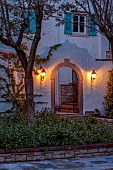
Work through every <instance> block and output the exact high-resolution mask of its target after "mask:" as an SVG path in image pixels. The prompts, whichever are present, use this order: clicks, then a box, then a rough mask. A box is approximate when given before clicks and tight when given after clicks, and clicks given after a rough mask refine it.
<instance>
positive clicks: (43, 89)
mask: <svg viewBox="0 0 113 170" xmlns="http://www.w3.org/2000/svg"><path fill="white" fill-rule="evenodd" d="M66 58H68V59H70V62H71V63H73V64H75V65H76V66H77V67H78V68H79V69H80V70H81V72H82V75H83V113H85V111H91V110H92V111H93V110H95V109H99V110H100V111H101V113H102V114H103V113H104V108H103V104H102V102H103V100H104V96H105V89H106V81H107V76H108V70H110V69H111V68H112V63H111V62H110V61H96V60H95V59H94V57H93V56H91V55H90V54H89V53H88V50H86V49H83V48H79V47H78V46H77V45H76V44H73V43H70V42H68V41H66V42H65V43H63V44H62V46H61V47H59V48H58V49H57V50H56V51H54V52H53V56H52V57H51V58H50V60H49V61H47V62H46V63H45V64H44V65H43V67H44V68H45V69H46V72H47V74H46V77H45V79H44V81H43V82H41V81H40V79H39V78H38V77H37V78H36V77H34V80H35V92H36V93H38V94H40V93H42V94H43V96H42V97H40V100H42V101H47V102H48V104H42V105H37V107H36V109H39V110H40V109H41V107H50V108H51V80H50V76H51V73H52V70H53V69H54V68H55V67H56V66H57V65H58V64H59V63H62V62H63V61H64V59H66ZM93 70H95V71H96V73H97V78H96V80H95V82H93V83H91V77H90V76H91V72H92V71H93ZM60 71H61V72H62V73H60V74H62V75H63V80H64V79H66V80H67V78H68V76H69V75H68V74H65V71H64V70H63V69H60ZM38 100H39V99H38Z"/></svg>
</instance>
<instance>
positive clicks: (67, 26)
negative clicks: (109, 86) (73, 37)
mask: <svg viewBox="0 0 113 170" xmlns="http://www.w3.org/2000/svg"><path fill="white" fill-rule="evenodd" d="M64 34H72V13H71V12H66V13H65V15H64Z"/></svg>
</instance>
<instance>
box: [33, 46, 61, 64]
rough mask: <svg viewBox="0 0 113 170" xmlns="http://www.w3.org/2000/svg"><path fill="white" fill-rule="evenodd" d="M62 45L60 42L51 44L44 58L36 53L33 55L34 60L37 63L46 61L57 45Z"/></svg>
mask: <svg viewBox="0 0 113 170" xmlns="http://www.w3.org/2000/svg"><path fill="white" fill-rule="evenodd" d="M60 46H62V44H55V45H53V46H50V50H49V53H48V55H47V56H45V57H44V58H41V57H40V56H39V55H37V56H36V57H35V62H36V63H37V64H43V63H45V62H46V61H48V60H49V59H50V57H52V52H53V51H55V50H57V48H58V47H60Z"/></svg>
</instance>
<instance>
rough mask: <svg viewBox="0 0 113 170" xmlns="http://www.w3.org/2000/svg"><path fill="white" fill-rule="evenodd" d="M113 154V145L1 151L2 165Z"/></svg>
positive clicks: (0, 160)
mask: <svg viewBox="0 0 113 170" xmlns="http://www.w3.org/2000/svg"><path fill="white" fill-rule="evenodd" d="M112 154H113V143H109V144H107V143H104V144H90V145H88V144H87V145H77V146H56V147H40V148H23V149H8V150H4V149H3V150H0V163H10V162H18V161H21V162H22V161H39V160H46V159H57V158H64V159H65V158H77V157H94V156H103V155H112Z"/></svg>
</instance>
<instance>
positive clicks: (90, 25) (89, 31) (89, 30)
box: [88, 14, 97, 36]
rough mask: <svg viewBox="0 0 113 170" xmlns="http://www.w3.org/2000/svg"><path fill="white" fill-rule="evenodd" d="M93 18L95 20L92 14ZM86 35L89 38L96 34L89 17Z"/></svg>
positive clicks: (94, 26)
mask: <svg viewBox="0 0 113 170" xmlns="http://www.w3.org/2000/svg"><path fill="white" fill-rule="evenodd" d="M93 17H94V19H95V15H94V14H93ZM88 34H89V35H90V36H96V35H97V33H96V25H95V24H94V23H93V21H92V19H91V17H90V16H89V17H88Z"/></svg>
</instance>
